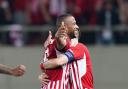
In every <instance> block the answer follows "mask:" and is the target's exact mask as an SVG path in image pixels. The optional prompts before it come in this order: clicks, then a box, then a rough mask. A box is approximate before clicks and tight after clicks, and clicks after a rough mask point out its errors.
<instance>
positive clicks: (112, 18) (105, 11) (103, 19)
mask: <svg viewBox="0 0 128 89" xmlns="http://www.w3.org/2000/svg"><path fill="white" fill-rule="evenodd" d="M99 7H100V8H99ZM99 7H97V23H98V25H101V26H104V28H103V30H102V32H101V34H100V37H99V38H100V40H101V42H102V43H104V44H110V43H112V42H113V34H112V31H111V30H112V28H111V27H112V25H117V24H119V17H118V12H117V10H116V9H115V8H114V7H113V5H112V3H111V2H110V1H105V2H100V4H99Z"/></svg>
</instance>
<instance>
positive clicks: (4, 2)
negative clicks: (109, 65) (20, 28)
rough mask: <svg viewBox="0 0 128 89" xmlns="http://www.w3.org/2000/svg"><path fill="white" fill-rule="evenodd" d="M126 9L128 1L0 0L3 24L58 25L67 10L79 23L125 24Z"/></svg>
mask: <svg viewBox="0 0 128 89" xmlns="http://www.w3.org/2000/svg"><path fill="white" fill-rule="evenodd" d="M127 8H128V0H0V25H6V24H23V25H44V24H55V20H56V17H57V16H58V15H61V14H64V13H71V14H73V15H74V16H75V18H76V19H77V21H78V24H79V25H110V24H111V25H116V24H123V25H126V24H127V23H128V10H127Z"/></svg>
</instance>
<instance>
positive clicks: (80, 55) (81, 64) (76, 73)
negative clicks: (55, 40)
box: [69, 43, 93, 89]
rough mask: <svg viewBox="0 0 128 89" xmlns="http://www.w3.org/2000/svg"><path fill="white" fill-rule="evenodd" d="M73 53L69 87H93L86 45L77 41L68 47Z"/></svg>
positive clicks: (84, 88)
mask: <svg viewBox="0 0 128 89" xmlns="http://www.w3.org/2000/svg"><path fill="white" fill-rule="evenodd" d="M69 50H70V51H71V52H72V53H73V55H74V61H73V62H72V63H70V82H69V83H70V89H93V74H92V63H91V58H90V54H89V51H88V49H87V47H86V46H85V45H83V44H81V43H78V44H77V45H76V46H75V47H70V49H69Z"/></svg>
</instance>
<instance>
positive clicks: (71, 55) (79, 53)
mask: <svg viewBox="0 0 128 89" xmlns="http://www.w3.org/2000/svg"><path fill="white" fill-rule="evenodd" d="M84 53H85V47H84V46H83V45H77V46H75V47H70V49H69V50H68V51H66V52H65V53H64V54H65V55H66V56H67V57H68V62H72V61H73V60H80V59H82V58H83V57H84Z"/></svg>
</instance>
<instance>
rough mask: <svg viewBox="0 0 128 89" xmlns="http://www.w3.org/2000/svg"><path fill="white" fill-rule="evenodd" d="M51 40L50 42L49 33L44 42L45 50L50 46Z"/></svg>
mask: <svg viewBox="0 0 128 89" xmlns="http://www.w3.org/2000/svg"><path fill="white" fill-rule="evenodd" d="M51 40H52V32H51V31H49V35H48V37H47V39H46V41H45V42H44V48H45V49H46V48H47V46H48V45H49V44H50V42H51Z"/></svg>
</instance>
